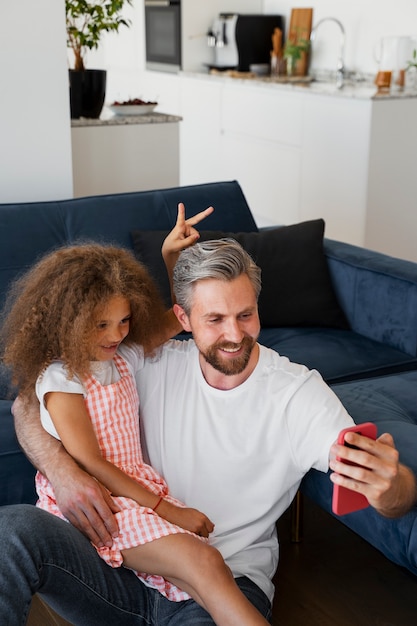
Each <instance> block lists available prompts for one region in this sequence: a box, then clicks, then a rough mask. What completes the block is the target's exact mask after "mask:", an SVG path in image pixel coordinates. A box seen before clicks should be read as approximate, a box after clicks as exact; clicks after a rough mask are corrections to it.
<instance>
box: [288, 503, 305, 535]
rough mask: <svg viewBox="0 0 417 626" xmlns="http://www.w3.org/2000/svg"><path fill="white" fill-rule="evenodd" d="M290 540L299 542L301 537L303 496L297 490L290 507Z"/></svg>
mask: <svg viewBox="0 0 417 626" xmlns="http://www.w3.org/2000/svg"><path fill="white" fill-rule="evenodd" d="M290 517H291V541H292V542H293V543H300V541H302V539H303V496H302V494H301V492H300V491H297V493H296V495H295V498H294V500H293V501H292V503H291V507H290Z"/></svg>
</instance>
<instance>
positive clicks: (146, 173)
mask: <svg viewBox="0 0 417 626" xmlns="http://www.w3.org/2000/svg"><path fill="white" fill-rule="evenodd" d="M180 121H182V118H181V117H180V116H178V115H168V114H166V113H157V112H155V111H153V112H152V113H149V114H146V115H135V116H133V115H113V113H112V112H111V111H110V110H109V109H107V108H104V110H103V112H102V114H101V117H100V118H99V119H87V118H81V119H76V120H71V139H72V169H73V180H74V196H75V197H80V196H90V195H97V194H107V193H122V192H129V191H144V190H146V189H158V188H163V187H176V186H178V185H179V162H180V159H179V122H180Z"/></svg>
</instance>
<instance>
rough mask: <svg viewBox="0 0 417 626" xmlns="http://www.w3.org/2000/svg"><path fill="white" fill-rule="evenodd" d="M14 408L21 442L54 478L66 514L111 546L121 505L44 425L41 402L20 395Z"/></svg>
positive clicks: (94, 539)
mask: <svg viewBox="0 0 417 626" xmlns="http://www.w3.org/2000/svg"><path fill="white" fill-rule="evenodd" d="M12 412H13V415H14V420H15V428H16V434H17V438H18V440H19V443H20V445H21V446H22V448H23V450H24V452H25V453H26V455H27V456H28V458H29V459H30V461H31V462H32V464H33V465H34V466H35V467H37V468H38V469H39V470H40V471H41V472H42V473H43V474H44V475H45V476H47V478H48V479H49V480H50V481H51V483H52V485H53V488H54V491H55V495H56V499H57V503H58V507H59V508H60V510H61V511H62V513H63V515H64V516H65V517H66V518H67V519H68V520H69V521H70V522H71V523H72V524H73V525H74V526H75V527H76V528H78V529H79V530H80V531H81V532H83V533H84V534H85V535H87V537H88V538H89V539H90V540H91V541H92V542H93V543H94V544H95V545H97V546H102V545H107V546H111V545H112V537H115V536H116V535H117V533H118V527H117V523H116V520H115V518H114V515H113V513H115V512H116V511H117V510H118V508H117V507H116V505H115V503H114V501H113V499H112V498H111V496H110V495H109V493H108V491H107V490H106V489H104V487H103V486H102V485H100V484H99V483H98V482H97V481H96V480H95V479H94V478H93V477H92V476H90V475H89V474H87V473H86V472H84V471H83V470H82V469H81V468H80V467H79V466H78V465H77V464H76V462H75V461H74V459H73V458H72V457H71V456H70V455H69V454H68V453H67V452H66V450H65V449H64V447H63V446H62V444H61V442H60V441H58V440H57V439H55V438H54V437H52V436H51V435H49V434H48V433H47V432H46V431H45V430H44V429H43V427H42V425H41V422H40V415H39V403H38V402H36V401H34V402H33V403H32V404H31V405H28V406H25V405H24V404H23V403H22V402H21V401H20V400H19V398H18V399H16V400H15V402H14V403H13V407H12Z"/></svg>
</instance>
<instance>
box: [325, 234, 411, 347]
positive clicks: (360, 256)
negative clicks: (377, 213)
mask: <svg viewBox="0 0 417 626" xmlns="http://www.w3.org/2000/svg"><path fill="white" fill-rule="evenodd" d="M324 252H325V255H326V257H327V260H328V264H329V270H330V274H331V277H332V281H333V285H334V289H335V291H336V294H337V297H338V299H339V302H340V305H341V306H342V308H343V310H344V312H345V314H346V317H347V318H348V321H349V323H350V325H351V327H352V329H353V330H354V331H356V332H358V333H360V334H361V335H365V336H366V337H369V338H370V339H375V340H376V341H381V342H382V343H385V344H387V345H390V346H392V347H394V348H398V349H399V350H403V351H404V352H406V353H408V354H411V355H413V356H416V355H417V263H412V262H410V261H404V260H402V259H397V258H394V257H391V256H388V255H386V254H381V253H379V252H374V251H372V250H368V249H365V248H360V247H358V246H353V245H351V244H347V243H342V242H339V241H333V240H330V239H325V241H324Z"/></svg>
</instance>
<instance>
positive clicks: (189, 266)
mask: <svg viewBox="0 0 417 626" xmlns="http://www.w3.org/2000/svg"><path fill="white" fill-rule="evenodd" d="M242 274H246V275H247V276H248V278H249V280H250V282H251V283H252V286H253V289H254V291H255V295H256V299H258V297H259V294H260V291H261V269H260V268H259V267H258V266H257V265H256V263H255V262H254V260H253V259H252V257H251V256H250V255H249V254H248V253H247V252H246V251H245V250H244V249H243V248H242V246H241V245H240V244H239V243H238V242H237V241H235V240H234V239H228V238H227V239H226V238H225V239H216V240H211V241H202V242H200V243H197V244H195V245H194V246H191V247H190V248H186V249H185V250H183V251H182V252H181V254H180V255H179V258H178V261H177V263H176V265H175V268H174V276H173V289H174V294H175V299H176V301H177V303H178V304H179V305H180V306H181V307H182V308H183V309H184V311H185V312H186V314H187V315H189V314H190V311H191V305H192V296H193V291H194V284H195V283H196V282H198V281H200V280H207V279H215V280H223V281H231V280H233V279H234V278H238V277H239V276H241V275H242Z"/></svg>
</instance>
